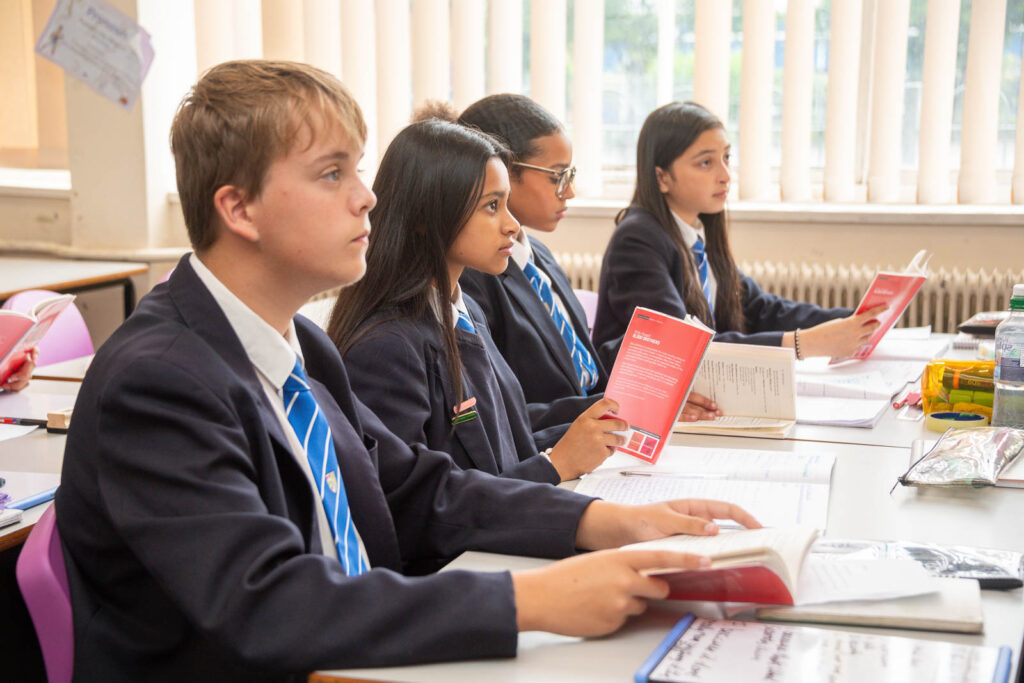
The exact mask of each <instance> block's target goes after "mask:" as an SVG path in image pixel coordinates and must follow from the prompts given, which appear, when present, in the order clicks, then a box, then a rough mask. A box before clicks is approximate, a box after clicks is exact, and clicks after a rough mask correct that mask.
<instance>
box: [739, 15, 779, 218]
mask: <svg viewBox="0 0 1024 683" xmlns="http://www.w3.org/2000/svg"><path fill="white" fill-rule="evenodd" d="M774 68H775V6H774V3H773V2H772V0H744V2H743V58H742V69H741V76H740V142H739V144H740V155H739V156H740V167H739V185H740V192H739V196H740V199H778V196H777V195H774V193H773V191H772V189H771V187H770V185H771V175H770V174H771V159H770V154H771V140H772V131H771V127H772V85H773V80H774V77H773V71H774Z"/></svg>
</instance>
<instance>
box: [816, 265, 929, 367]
mask: <svg viewBox="0 0 1024 683" xmlns="http://www.w3.org/2000/svg"><path fill="white" fill-rule="evenodd" d="M927 262H928V259H927V256H926V252H925V251H924V250H923V249H922V250H921V251H919V252H917V255H916V256H914V259H913V260H912V261H911V262H910V265H909V266H907V269H906V270H905V271H904V272H902V273H878V274H877V275H875V279H874V280H873V281H872V282H871V286H870V287H868V291H866V292H865V293H864V297H863V298H862V299H861V300H860V304H858V305H857V310H856V311H855V312H854V315H856V314H858V313H863V312H864V311H867V310H869V309H871V308H874V307H875V306H878V305H880V304H885V305H887V306H888V308H887V309H886V310H885V311H883V312H882V314H881V315H879V316H878V322H879V325H878V329H876V330H875V333H874V334H872V335H871V337H870V338H869V339H868V340H867V341H866V342H864V343H863V344H861V345H860V348H858V349H857V350H856V351H855V352H854V353H853V355H852V356H847V357H845V358H833V359H832V360H831V361H829V363H830V364H834V363H841V362H843V361H847V360H864V359H865V358H867V357H868V356H870V355H871V352H872V351H874V350H875V347H876V346H878V342H880V341H882V337H884V336H885V333H886V332H888V331H889V329H890V328H892V326H893V325H895V324H896V321H897V320H899V319H900V316H902V315H903V311H905V310H907V306H909V305H910V302H911V301H912V300H913V298H914V295H915V294H917V290H919V289H921V285H923V284H924V281H925V280H927V279H928V272H927Z"/></svg>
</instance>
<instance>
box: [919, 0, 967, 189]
mask: <svg viewBox="0 0 1024 683" xmlns="http://www.w3.org/2000/svg"><path fill="white" fill-rule="evenodd" d="M959 30H960V0H929V2H928V14H927V16H926V17H925V33H924V64H923V67H922V69H923V70H922V74H921V123H920V125H919V126H918V129H917V143H918V152H917V201H918V203H920V204H944V203H946V202H949V201H951V200H952V194H951V188H950V184H949V154H950V152H949V142H950V135H951V134H952V131H953V88H954V86H955V85H956V44H957V36H958V34H959Z"/></svg>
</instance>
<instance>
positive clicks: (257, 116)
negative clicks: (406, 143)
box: [171, 60, 366, 251]
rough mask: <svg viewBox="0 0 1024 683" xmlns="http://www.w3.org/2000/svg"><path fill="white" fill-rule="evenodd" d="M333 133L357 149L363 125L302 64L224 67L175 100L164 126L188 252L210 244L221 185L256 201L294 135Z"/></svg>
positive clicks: (334, 88)
mask: <svg viewBox="0 0 1024 683" xmlns="http://www.w3.org/2000/svg"><path fill="white" fill-rule="evenodd" d="M332 126H340V130H341V132H342V133H343V134H344V135H345V136H346V137H347V138H348V139H349V140H350V141H352V142H356V143H358V144H359V146H360V147H362V146H363V144H364V143H365V142H366V122H365V121H364V120H363V114H362V111H361V110H360V109H359V105H358V104H357V103H356V101H355V99H354V98H353V97H352V95H351V93H349V91H348V90H347V89H346V88H345V86H344V85H342V84H341V82H340V81H338V79H337V78H335V77H334V76H332V75H330V74H329V73H327V72H325V71H321V70H320V69H317V68H315V67H312V66H310V65H308V64H300V63H297V62H285V61H270V60H243V61H235V62H224V63H223V64H218V65H217V66H215V67H213V68H211V69H210V70H209V71H207V72H206V73H205V74H203V76H202V78H200V79H199V82H198V83H196V85H195V86H194V87H193V88H192V91H191V92H190V93H189V94H188V95H187V96H186V97H185V99H183V100H182V102H181V105H179V107H178V112H177V114H176V115H175V117H174V123H173V124H171V150H172V151H173V152H174V161H175V165H176V167H177V179H178V195H179V196H180V198H181V208H182V212H183V213H184V214H185V226H186V227H187V228H188V236H189V240H190V241H191V243H192V248H193V249H195V250H196V251H203V250H204V249H206V248H208V247H209V246H211V245H212V244H213V243H214V241H216V239H217V234H218V227H217V226H218V222H217V221H216V220H215V212H214V207H213V196H214V194H215V193H216V192H217V190H218V189H219V188H221V187H223V186H225V185H233V186H235V187H237V188H239V189H240V190H242V191H243V192H244V193H245V195H246V197H247V198H250V199H254V198H256V197H259V195H260V192H261V191H262V189H263V182H264V180H265V178H266V175H267V170H268V169H269V168H270V165H271V164H272V163H273V162H274V161H276V160H277V159H279V158H281V157H282V156H284V155H286V154H287V153H288V151H289V150H290V149H291V148H292V146H293V145H294V144H295V142H296V140H297V139H298V137H299V134H300V132H301V131H303V130H304V129H305V130H308V131H309V135H310V144H312V142H313V136H315V135H317V134H322V133H323V132H324V128H325V127H327V128H330V127H332Z"/></svg>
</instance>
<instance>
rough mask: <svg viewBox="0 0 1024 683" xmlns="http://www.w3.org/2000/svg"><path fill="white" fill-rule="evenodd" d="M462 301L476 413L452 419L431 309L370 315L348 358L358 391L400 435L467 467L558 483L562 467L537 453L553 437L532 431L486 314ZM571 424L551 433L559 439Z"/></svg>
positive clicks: (458, 333) (464, 356) (452, 396)
mask: <svg viewBox="0 0 1024 683" xmlns="http://www.w3.org/2000/svg"><path fill="white" fill-rule="evenodd" d="M464 299H465V301H466V306H467V308H468V309H469V314H470V317H471V318H472V319H473V321H474V324H475V326H476V330H477V331H476V333H472V332H467V331H465V330H460V329H456V330H455V338H456V341H457V343H458V346H459V355H460V356H461V360H462V366H463V369H462V392H463V395H462V400H463V401H468V400H471V399H475V401H476V405H475V407H474V408H473V410H475V411H476V415H477V416H476V417H475V418H473V419H470V420H467V421H460V422H458V423H457V424H454V425H453V424H452V418H453V417H454V414H455V406H456V404H457V403H458V402H459V397H458V396H457V395H456V393H455V387H454V386H453V384H452V381H451V373H450V371H449V368H448V363H447V359H446V358H445V353H444V341H443V339H442V336H441V330H440V325H439V324H438V322H437V317H436V316H435V314H434V312H433V311H431V310H428V311H426V312H425V313H424V315H423V316H422V317H420V318H418V319H414V318H412V317H409V316H406V317H401V318H396V319H390V320H389V319H388V314H387V313H379V314H377V315H376V316H373V317H371V318H370V319H369V320H368V321H367V322H366V323H365V324H364V328H363V329H364V330H365V333H364V334H363V335H362V336H361V337H360V338H359V339H358V340H357V341H356V343H355V344H354V345H353V346H352V347H351V348H350V349H349V350H348V351H347V352H346V353H345V356H344V361H345V367H346V368H347V370H348V375H349V377H350V379H351V381H352V389H353V390H354V391H355V393H356V396H358V397H359V400H360V401H362V402H363V403H365V404H366V405H367V407H369V408H370V410H372V411H373V412H374V413H375V414H376V415H377V417H379V418H380V420H381V421H382V422H383V423H384V424H385V425H386V426H387V427H388V429H390V430H391V431H392V432H394V433H395V434H396V435H397V436H398V437H399V438H400V439H402V440H403V441H405V442H407V443H422V444H425V445H426V446H427V448H430V449H432V450H436V451H442V452H444V453H448V454H450V455H451V457H452V459H453V460H454V461H455V464H457V465H458V466H459V467H461V468H463V469H479V470H483V471H484V472H488V473H490V474H495V475H499V476H501V477H504V478H513V479H527V480H530V481H538V482H545V483H550V484H557V483H558V482H559V481H560V479H559V476H558V472H557V471H556V470H555V468H554V466H553V465H552V464H551V462H550V461H549V460H548V459H547V458H545V457H543V456H541V455H539V454H538V453H539V451H540V450H543V448H542V447H540V446H538V441H544V442H546V441H548V440H549V438H548V435H547V434H543V433H542V434H541V435H539V438H538V437H537V436H535V435H534V433H533V428H532V426H531V422H530V415H529V412H528V409H527V406H526V400H525V399H524V398H523V392H522V389H520V387H519V383H518V382H517V381H516V378H515V376H514V375H513V374H512V371H511V369H510V368H509V367H508V365H507V364H506V363H505V361H504V359H503V358H502V357H501V354H500V353H498V350H497V349H496V348H495V346H494V343H493V341H491V337H490V335H489V334H488V330H487V325H486V323H485V322H484V320H483V313H482V312H481V311H480V308H479V306H477V305H476V303H475V302H473V300H472V299H470V298H469V297H464ZM382 367H386V368H387V371H386V373H384V372H381V370H380V368H382ZM566 427H567V425H556V426H554V427H551V428H549V430H548V431H552V430H553V431H556V432H557V433H558V436H559V437H560V436H561V434H562V433H564V431H565V428H566Z"/></svg>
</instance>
